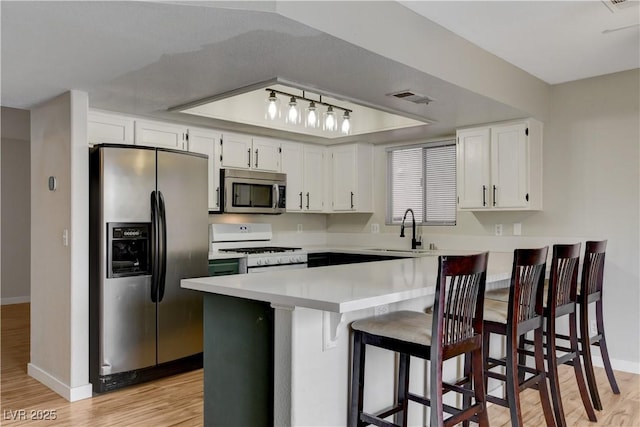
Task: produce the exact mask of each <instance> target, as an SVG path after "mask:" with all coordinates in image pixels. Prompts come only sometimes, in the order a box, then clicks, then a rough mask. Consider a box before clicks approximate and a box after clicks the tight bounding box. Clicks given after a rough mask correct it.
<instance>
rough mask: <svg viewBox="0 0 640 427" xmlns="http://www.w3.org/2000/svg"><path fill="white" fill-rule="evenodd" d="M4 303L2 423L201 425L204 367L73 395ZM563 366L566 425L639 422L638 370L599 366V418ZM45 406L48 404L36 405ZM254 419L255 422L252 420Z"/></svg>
mask: <svg viewBox="0 0 640 427" xmlns="http://www.w3.org/2000/svg"><path fill="white" fill-rule="evenodd" d="M0 311H1V321H2V324H1V329H2V335H1V340H2V341H1V370H0V374H1V376H2V379H1V383H0V386H1V392H0V401H1V405H0V409H1V411H2V413H1V414H0V424H1V425H3V426H22V425H42V426H45V425H46V426H48V425H61V426H92V427H100V426H154V427H162V426H201V425H202V424H203V422H202V406H203V403H202V399H203V385H202V371H201V370H198V371H194V372H189V373H186V374H181V375H176V376H173V377H169V378H164V379H161V380H157V381H153V382H150V383H146V384H141V385H138V386H133V387H129V388H126V389H124V390H119V391H115V392H111V393H106V394H102V395H99V396H97V397H94V398H92V399H86V400H81V401H78V402H74V403H69V402H67V401H66V400H65V399H63V398H62V397H60V396H59V395H57V394H56V393H54V392H53V391H51V390H49V389H48V388H47V387H45V386H44V385H42V384H40V383H39V382H38V381H36V380H34V379H33V378H31V377H29V376H28V375H27V363H28V361H29V304H16V305H5V306H2V307H1V308H0ZM561 368H562V372H561V382H562V392H563V403H564V406H565V414H566V418H567V423H568V425H569V426H593V427H604V426H610V427H614V426H615V427H621V426H629V427H640V376H639V375H634V374H629V373H624V372H616V378H617V380H618V385H619V386H620V390H621V391H622V393H621V394H620V395H617V396H616V395H614V394H613V393H612V392H611V389H610V388H609V386H608V383H607V379H606V375H605V373H604V370H603V369H598V370H597V372H596V374H597V377H598V384H599V385H600V386H601V387H600V393H601V398H602V404H603V406H604V408H605V409H604V410H603V411H600V412H597V416H598V423H590V422H589V420H588V419H587V417H586V415H585V413H584V409H583V408H582V403H581V401H580V397H579V395H578V390H577V386H576V383H575V377H574V376H573V370H572V368H570V367H567V366H563V367H561ZM522 398H523V412H524V424H525V425H526V426H535V427H542V426H544V425H545V424H544V418H543V416H542V412H541V409H540V404H539V398H538V393H537V391H535V390H527V391H525V392H524V393H523V394H522ZM18 410H24V411H26V412H25V414H26V416H27V418H29V417H30V416H31V415H32V413H31V411H55V416H56V419H55V420H54V421H37V422H36V421H33V420H11V418H12V414H13V416H14V417H15V411H18ZM35 414H36V415H37V414H44V413H43V412H40V413H38V412H36V413H35ZM489 419H490V424H491V426H492V427H499V426H505V427H506V426H510V425H511V424H510V421H509V412H508V410H507V409H506V408H501V407H498V406H495V405H494V406H491V407H490V408H489ZM248 427H250V426H248Z"/></svg>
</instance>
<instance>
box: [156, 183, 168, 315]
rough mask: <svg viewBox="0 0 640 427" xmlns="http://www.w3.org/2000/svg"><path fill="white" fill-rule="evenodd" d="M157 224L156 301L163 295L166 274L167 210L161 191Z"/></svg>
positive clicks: (159, 192) (160, 299) (159, 193)
mask: <svg viewBox="0 0 640 427" xmlns="http://www.w3.org/2000/svg"><path fill="white" fill-rule="evenodd" d="M158 213H159V215H158V219H159V221H158V225H159V226H160V230H159V233H158V236H159V237H160V239H159V242H158V243H159V244H158V259H159V260H160V267H159V273H160V274H159V277H158V302H161V301H162V298H163V297H164V286H165V278H166V276H167V211H166V209H165V207H164V196H163V195H162V191H158Z"/></svg>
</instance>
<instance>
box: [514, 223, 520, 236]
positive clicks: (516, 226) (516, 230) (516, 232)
mask: <svg viewBox="0 0 640 427" xmlns="http://www.w3.org/2000/svg"><path fill="white" fill-rule="evenodd" d="M521 234H522V223H520V222H516V223H515V224H513V235H514V236H519V235H521Z"/></svg>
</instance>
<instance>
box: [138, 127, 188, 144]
mask: <svg viewBox="0 0 640 427" xmlns="http://www.w3.org/2000/svg"><path fill="white" fill-rule="evenodd" d="M186 135H187V128H186V127H183V126H178V125H173V124H169V123H161V122H148V121H143V120H136V123H135V144H136V145H147V146H151V147H160V148H173V149H177V150H184V149H186V148H187V147H186V144H185V141H186Z"/></svg>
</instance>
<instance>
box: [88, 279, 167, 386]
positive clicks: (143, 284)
mask: <svg viewBox="0 0 640 427" xmlns="http://www.w3.org/2000/svg"><path fill="white" fill-rule="evenodd" d="M150 289H151V276H136V277H123V278H119V279H109V280H108V281H107V283H106V286H105V287H104V288H103V293H102V296H103V297H102V307H101V308H102V318H103V327H102V330H101V337H100V338H101V341H102V347H101V348H102V350H101V355H100V356H101V357H100V360H101V361H100V372H99V373H100V375H110V374H116V373H120V372H126V371H131V370H134V369H140V368H146V367H149V366H154V365H155V364H156V321H155V314H156V305H155V304H154V303H153V302H151V298H149V294H150Z"/></svg>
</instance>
